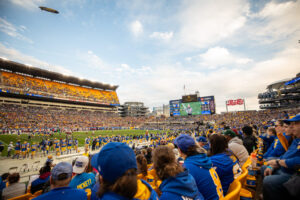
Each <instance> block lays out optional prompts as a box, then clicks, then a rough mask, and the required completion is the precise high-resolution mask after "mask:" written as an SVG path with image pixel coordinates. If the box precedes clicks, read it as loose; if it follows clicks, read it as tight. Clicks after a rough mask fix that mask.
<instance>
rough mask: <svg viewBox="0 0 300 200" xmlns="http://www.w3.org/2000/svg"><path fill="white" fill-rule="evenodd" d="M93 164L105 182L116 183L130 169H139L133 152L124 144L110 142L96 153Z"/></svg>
mask: <svg viewBox="0 0 300 200" xmlns="http://www.w3.org/2000/svg"><path fill="white" fill-rule="evenodd" d="M91 164H92V166H93V167H94V168H96V169H97V170H98V172H99V173H100V175H101V176H102V177H103V179H104V180H106V181H108V182H110V183H114V182H115V181H116V180H117V179H118V178H120V177H121V176H123V175H124V173H125V172H126V171H127V170H128V169H132V168H134V169H137V164H136V158H135V154H134V152H133V150H132V149H131V148H130V147H129V146H128V145H127V144H124V143H120V142H110V143H108V144H106V145H105V146H104V147H103V148H102V149H101V150H100V152H99V153H96V154H95V155H94V156H93V157H92V160H91Z"/></svg>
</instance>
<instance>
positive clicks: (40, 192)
mask: <svg viewBox="0 0 300 200" xmlns="http://www.w3.org/2000/svg"><path fill="white" fill-rule="evenodd" d="M41 194H43V190H39V191H36V192H35V193H34V194H33V195H32V196H31V197H30V198H29V200H31V199H34V198H35V197H38V196H40V195H41Z"/></svg>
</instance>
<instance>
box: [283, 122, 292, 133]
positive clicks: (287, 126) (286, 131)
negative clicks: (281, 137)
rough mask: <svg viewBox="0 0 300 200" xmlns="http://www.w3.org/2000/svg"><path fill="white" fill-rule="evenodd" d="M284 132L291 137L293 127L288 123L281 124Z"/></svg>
mask: <svg viewBox="0 0 300 200" xmlns="http://www.w3.org/2000/svg"><path fill="white" fill-rule="evenodd" d="M283 128H284V130H285V131H284V132H285V134H286V135H293V126H290V122H289V123H286V122H284V124H283Z"/></svg>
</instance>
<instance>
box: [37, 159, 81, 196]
mask: <svg viewBox="0 0 300 200" xmlns="http://www.w3.org/2000/svg"><path fill="white" fill-rule="evenodd" d="M71 179H72V165H71V164H69V163H66V162H60V163H58V164H57V165H56V166H55V167H53V169H52V171H51V177H50V184H51V190H50V191H49V192H47V193H45V194H42V195H40V196H38V197H36V198H34V200H52V199H64V200H67V199H72V200H77V199H78V200H80V199H87V194H86V192H85V191H84V190H80V189H73V188H70V187H68V186H69V183H70V182H71Z"/></svg>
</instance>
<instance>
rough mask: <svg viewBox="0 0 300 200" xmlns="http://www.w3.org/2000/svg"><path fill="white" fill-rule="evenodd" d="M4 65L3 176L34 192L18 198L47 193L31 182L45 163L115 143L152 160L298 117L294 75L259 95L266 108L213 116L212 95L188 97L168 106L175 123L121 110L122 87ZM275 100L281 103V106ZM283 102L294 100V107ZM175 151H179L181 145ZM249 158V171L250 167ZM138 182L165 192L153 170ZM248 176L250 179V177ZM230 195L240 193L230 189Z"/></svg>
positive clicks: (250, 191) (131, 106) (130, 107)
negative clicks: (153, 155) (152, 154)
mask: <svg viewBox="0 0 300 200" xmlns="http://www.w3.org/2000/svg"><path fill="white" fill-rule="evenodd" d="M0 61H1V62H0V80H1V89H0V91H1V93H0V94H1V108H0V109H1V135H0V140H1V144H2V147H3V148H2V156H5V157H6V158H5V160H7V162H8V164H6V163H4V162H3V161H1V163H0V166H1V173H2V174H5V172H9V173H10V174H14V175H15V174H18V176H20V180H21V182H25V183H26V184H27V185H28V186H27V187H29V189H27V190H28V191H27V193H26V194H24V195H21V198H22V199H23V198H24V199H27V198H28V199H29V198H33V197H36V196H39V195H40V193H42V190H39V189H32V188H35V184H34V182H33V181H34V179H35V177H36V176H37V173H38V169H39V168H40V167H42V166H43V162H45V163H48V164H49V162H51V163H52V162H53V159H55V161H56V162H58V163H64V162H66V163H70V162H74V160H76V159H77V158H78V159H79V158H80V159H82V157H80V156H81V155H89V156H90V158H91V156H92V155H96V153H97V152H98V151H99V149H101V148H102V147H103V146H105V145H107V144H113V143H116V142H117V143H119V142H122V143H123V144H124V143H125V144H127V145H129V146H130V147H132V148H133V149H134V150H135V151H136V154H137V155H144V156H147V154H144V153H141V152H144V151H146V150H145V149H149V148H153V147H156V148H158V147H160V146H164V145H167V144H168V146H169V144H172V142H174V139H175V138H176V137H181V136H184V135H185V134H187V133H188V134H189V135H191V136H192V137H194V138H198V137H199V138H206V137H207V138H210V137H209V135H211V134H212V135H213V134H215V133H220V132H221V131H222V130H223V129H224V128H225V130H227V129H228V128H229V127H232V129H233V130H234V131H235V134H238V135H239V134H241V135H242V134H243V132H244V131H245V130H244V129H245V127H247V125H246V124H248V123H249V119H251V121H252V124H251V129H253V132H254V133H255V134H256V135H259V134H263V133H264V131H265V129H266V127H268V126H267V125H268V124H269V123H274V122H273V121H272V120H273V119H275V118H277V117H278V116H279V117H281V118H282V117H284V118H287V116H286V115H287V113H288V114H289V115H295V114H297V113H298V112H299V109H293V110H291V109H290V108H297V107H298V106H297V105H298V104H297V102H298V100H299V99H297V98H298V97H299V93H298V92H297V88H298V87H299V85H298V79H297V77H296V78H295V79H291V80H285V81H280V82H277V83H274V84H271V85H269V86H268V87H267V89H268V92H267V93H263V94H259V98H260V103H263V104H264V106H263V107H262V108H266V109H265V110H261V111H243V112H230V113H223V114H215V102H214V96H208V97H198V96H197V95H185V96H183V97H182V99H177V100H171V101H170V116H171V117H165V116H159V117H153V116H147V115H145V109H146V107H144V105H143V104H141V103H138V102H132V103H131V102H128V103H125V104H124V106H121V107H120V102H119V99H118V95H117V92H116V90H117V88H118V86H111V85H108V84H102V83H100V82H92V81H89V80H82V79H79V78H76V77H71V76H65V75H63V74H59V73H56V72H50V71H47V70H43V69H39V68H36V67H33V66H27V65H24V64H21V63H16V62H13V61H9V60H4V59H1V60H0ZM272 94H274V95H273V96H272ZM278 94H282V96H279V95H278ZM268 95H269V96H268ZM297 95H298V96H297ZM276 102H279V103H278V104H277V106H275V104H276ZM283 102H289V105H287V104H286V103H283ZM266 103H268V107H267V106H266V105H265V104H266ZM298 103H299V102H298ZM135 106H141V108H139V107H135ZM275 108H276V109H275ZM188 109H190V110H188ZM120 111H121V112H120ZM189 112H190V114H189ZM125 113H127V114H126V115H125ZM140 113H141V114H140ZM248 127H249V128H250V126H248ZM182 133H185V134H183V135H182ZM191 136H186V137H191ZM184 137H185V136H184ZM192 137H191V138H192ZM262 138H263V137H262ZM262 138H260V139H259V140H260V142H259V143H257V145H258V147H259V146H261V147H259V148H258V149H257V150H259V151H256V154H257V156H260V155H262V153H263V151H262V149H261V148H262V145H263V143H262ZM205 140H207V139H205ZM205 140H203V141H205ZM197 141H198V139H197ZM199 141H200V140H199ZM201 141H202V140H201ZM202 143H203V142H202ZM202 143H201V145H202ZM199 144H200V143H199ZM204 144H205V142H204ZM176 145H177V148H180V144H178V143H176ZM178 145H179V146H178ZM23 146H24V147H23ZM203 147H204V146H203ZM254 147H256V146H254ZM27 149H28V150H27ZM249 153H251V150H249ZM247 154H248V153H247ZM252 154H253V153H252ZM252 154H251V155H252ZM148 156H149V155H148ZM30 158H31V159H30ZM257 158H260V157H257ZM249 159H250V157H249V158H248V161H246V163H244V165H249V163H251V162H250V160H249ZM75 162H76V161H75ZM257 162H259V161H257ZM150 163H151V161H149V164H148V167H149V166H151V164H150ZM247 163H248V164H247ZM244 165H243V166H241V167H245V166H244ZM42 168H43V167H42ZM42 168H41V169H42ZM243 170H244V171H245V172H247V173H249V172H248V171H246V169H243ZM249 170H250V169H249ZM252 171H253V169H252ZM150 174H152V176H151V175H150ZM240 176H242V175H240ZM138 177H140V178H141V179H143V180H145V181H148V183H149V184H150V185H151V186H152V187H153V189H154V190H155V191H157V192H158V193H159V192H160V190H159V189H158V188H159V187H158V185H159V184H160V182H159V181H158V180H157V181H155V182H152V181H150V182H149V180H150V179H153V178H154V179H155V177H156V178H158V177H157V175H155V174H153V172H152V171H151V170H150V171H148V172H147V173H146V174H139V175H138ZM248 178H251V176H249V175H248ZM32 184H33V185H32ZM42 185H44V184H42ZM30 187H32V188H30ZM260 187H261V186H259V187H258V188H260ZM37 190H38V191H37ZM229 190H232V191H235V189H233V188H232V189H229ZM35 191H37V192H38V193H35ZM40 191H41V192H40ZM245 191H247V192H246V194H244V193H243V194H242V193H241V194H240V195H245V196H247V197H250V198H256V196H257V195H258V193H257V192H255V189H254V188H252V186H251V185H249V186H248V187H247V188H245V189H244V192H245ZM86 192H87V197H88V198H90V199H91V196H90V195H92V190H90V189H86ZM229 193H230V192H229ZM219 195H220V194H219ZM226 196H227V195H226ZM16 198H17V197H16Z"/></svg>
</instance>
